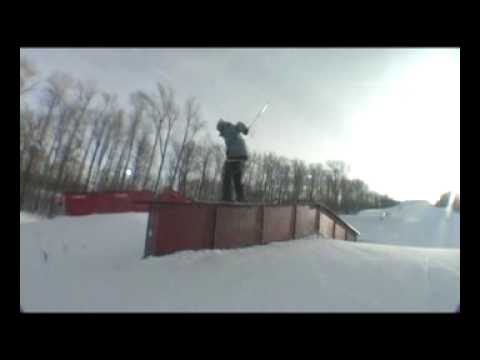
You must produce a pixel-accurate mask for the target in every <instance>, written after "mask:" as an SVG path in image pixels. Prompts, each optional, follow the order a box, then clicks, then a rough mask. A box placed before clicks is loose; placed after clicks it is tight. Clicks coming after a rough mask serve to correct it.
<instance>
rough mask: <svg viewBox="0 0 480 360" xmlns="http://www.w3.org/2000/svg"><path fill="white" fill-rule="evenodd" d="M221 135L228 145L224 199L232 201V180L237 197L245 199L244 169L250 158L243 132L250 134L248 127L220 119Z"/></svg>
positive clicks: (224, 177)
mask: <svg viewBox="0 0 480 360" xmlns="http://www.w3.org/2000/svg"><path fill="white" fill-rule="evenodd" d="M217 130H218V131H219V133H220V134H219V135H220V136H221V137H223V139H224V140H225V145H226V154H227V159H226V160H225V164H224V167H223V177H222V201H232V182H233V184H234V187H235V193H236V199H237V201H239V202H243V201H245V197H244V192H243V183H242V177H243V171H244V169H245V162H246V161H247V160H248V153H247V146H246V145H245V141H244V140H243V137H242V136H241V134H244V135H247V134H248V127H247V126H246V125H245V124H244V123H243V122H238V123H237V124H236V125H234V124H232V123H229V122H228V121H224V120H223V119H220V120H219V121H218V123H217Z"/></svg>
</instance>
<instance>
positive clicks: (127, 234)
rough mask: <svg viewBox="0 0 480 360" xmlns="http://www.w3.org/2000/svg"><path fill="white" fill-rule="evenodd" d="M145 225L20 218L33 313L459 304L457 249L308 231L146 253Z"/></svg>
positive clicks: (133, 216)
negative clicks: (289, 237)
mask: <svg viewBox="0 0 480 360" xmlns="http://www.w3.org/2000/svg"><path fill="white" fill-rule="evenodd" d="M360 217H362V216H360ZM146 222H147V215H146V214H138V213H129V214H114V215H92V216H84V217H71V218H70V217H61V218H56V219H53V220H46V221H39V222H35V223H28V224H23V225H21V229H20V230H21V239H20V243H21V267H20V275H21V283H20V285H21V294H20V295H21V305H22V307H23V308H24V310H25V311H26V312H62V311H63V312H65V311H67V312H198V311H200V312H245V311H247V312H284V311H287V312H384V311H387V312H431V311H434V312H437V311H438V312H453V311H454V310H455V309H456V306H457V305H458V302H459V297H460V295H459V292H460V283H459V278H460V256H459V250H458V249H432V248H420V247H409V246H401V247H399V246H392V245H379V244H367V243H352V242H345V241H338V240H330V239H321V238H318V237H309V238H307V239H303V240H295V241H289V242H277V243H272V244H269V245H265V246H254V247H251V248H244V249H237V250H207V251H185V252H180V253H176V254H173V255H169V256H164V257H158V258H148V259H145V260H142V259H141V258H142V255H143V249H144V241H145V229H146ZM377 222H378V223H380V221H379V220H377ZM352 223H353V222H352ZM359 230H360V231H362V232H363V231H364V229H363V228H362V227H361V226H359ZM371 231H372V232H371V233H372V234H373V233H374V232H373V229H371ZM384 235H388V233H386V232H385V234H384ZM387 241H390V240H387Z"/></svg>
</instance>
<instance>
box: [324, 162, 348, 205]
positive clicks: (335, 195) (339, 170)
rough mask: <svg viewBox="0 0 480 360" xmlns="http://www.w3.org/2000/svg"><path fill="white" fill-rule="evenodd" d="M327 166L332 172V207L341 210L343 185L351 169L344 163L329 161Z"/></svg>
mask: <svg viewBox="0 0 480 360" xmlns="http://www.w3.org/2000/svg"><path fill="white" fill-rule="evenodd" d="M327 166H328V167H329V168H330V171H331V178H330V179H331V180H330V182H329V183H330V186H331V192H332V199H331V200H332V205H333V206H334V208H335V209H339V208H340V202H341V196H342V194H341V183H342V181H343V179H344V178H345V177H346V175H347V173H348V171H349V167H348V165H347V164H346V163H344V162H343V161H338V160H335V161H327Z"/></svg>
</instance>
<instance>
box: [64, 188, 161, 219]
mask: <svg viewBox="0 0 480 360" xmlns="http://www.w3.org/2000/svg"><path fill="white" fill-rule="evenodd" d="M153 195H154V194H153V193H152V192H150V191H119V192H94V193H65V194H64V197H63V198H64V208H65V214H66V215H70V216H79V215H91V214H105V213H120V212H148V210H149V205H150V203H151V202H152V201H153Z"/></svg>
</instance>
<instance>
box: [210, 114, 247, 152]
mask: <svg viewBox="0 0 480 360" xmlns="http://www.w3.org/2000/svg"><path fill="white" fill-rule="evenodd" d="M217 130H218V131H219V132H220V136H222V137H223V139H224V140H225V146H226V148H227V149H226V150H227V159H241V160H247V159H248V152H247V145H245V141H244V140H243V137H242V136H241V134H245V135H247V134H248V128H247V127H246V126H245V124H244V123H242V122H239V123H237V124H236V125H233V124H231V123H229V122H226V121H223V120H220V121H219V122H218V124H217Z"/></svg>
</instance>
